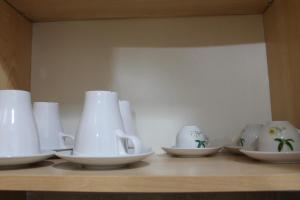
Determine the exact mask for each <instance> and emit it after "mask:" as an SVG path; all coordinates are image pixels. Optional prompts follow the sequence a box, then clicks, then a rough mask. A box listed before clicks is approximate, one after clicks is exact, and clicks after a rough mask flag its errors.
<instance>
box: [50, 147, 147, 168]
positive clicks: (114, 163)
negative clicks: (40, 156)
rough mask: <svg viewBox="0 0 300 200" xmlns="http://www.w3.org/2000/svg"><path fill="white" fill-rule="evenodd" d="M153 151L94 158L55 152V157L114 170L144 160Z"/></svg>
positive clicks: (67, 152)
mask: <svg viewBox="0 0 300 200" xmlns="http://www.w3.org/2000/svg"><path fill="white" fill-rule="evenodd" d="M152 154H153V151H152V150H148V151H145V152H144V153H141V154H128V155H125V156H115V157H95V156H76V155H72V151H61V152H56V153H55V155H56V156H58V157H60V158H62V159H64V160H67V161H69V162H72V163H77V164H81V165H86V166H87V167H100V168H101V167H104V168H115V167H121V166H124V165H127V164H131V163H134V162H138V161H141V160H144V159H145V158H147V157H148V156H150V155H152Z"/></svg>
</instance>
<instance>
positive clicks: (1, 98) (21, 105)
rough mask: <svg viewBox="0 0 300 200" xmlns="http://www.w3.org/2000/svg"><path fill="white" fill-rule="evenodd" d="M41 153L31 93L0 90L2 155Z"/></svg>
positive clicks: (0, 153) (0, 146)
mask: <svg viewBox="0 0 300 200" xmlns="http://www.w3.org/2000/svg"><path fill="white" fill-rule="evenodd" d="M39 153H40V146H39V139H38V133H37V129H36V126H35V121H34V117H33V113H32V104H31V95H30V93H29V92H27V91H22V90H0V156H22V155H33V154H39Z"/></svg>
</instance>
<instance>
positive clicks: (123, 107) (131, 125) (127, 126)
mask: <svg viewBox="0 0 300 200" xmlns="http://www.w3.org/2000/svg"><path fill="white" fill-rule="evenodd" d="M119 105H120V111H121V116H122V120H123V125H124V130H125V134H127V135H131V136H137V134H136V126H135V119H134V112H133V110H132V107H131V104H130V102H129V101H125V100H122V101H119ZM127 145H128V147H129V148H133V144H132V142H131V141H128V144H127Z"/></svg>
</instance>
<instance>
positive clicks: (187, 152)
mask: <svg viewBox="0 0 300 200" xmlns="http://www.w3.org/2000/svg"><path fill="white" fill-rule="evenodd" d="M162 149H163V150H164V151H165V152H167V153H168V154H170V155H173V156H181V157H201V156H209V155H213V154H215V153H218V152H219V151H220V150H221V149H222V147H208V148H203V149H183V148H176V147H162Z"/></svg>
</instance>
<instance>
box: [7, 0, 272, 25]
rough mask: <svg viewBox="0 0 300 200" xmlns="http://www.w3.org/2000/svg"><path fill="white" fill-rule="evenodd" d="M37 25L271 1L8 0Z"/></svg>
mask: <svg viewBox="0 0 300 200" xmlns="http://www.w3.org/2000/svg"><path fill="white" fill-rule="evenodd" d="M7 1H8V2H9V3H10V4H11V5H13V6H14V7H15V8H17V9H18V10H19V11H20V12H21V13H23V14H24V15H26V16H27V17H28V18H30V19H31V20H33V21H35V22H43V21H62V20H83V19H105V18H132V17H174V16H200V15H232V14H258V13H263V11H264V10H265V9H266V7H267V5H268V0H242V1H241V0H209V1H207V0H184V1H183V0H122V1H117V0H88V1H86V0H64V1H61V0H43V1H40V0H21V1H20V0H7Z"/></svg>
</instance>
